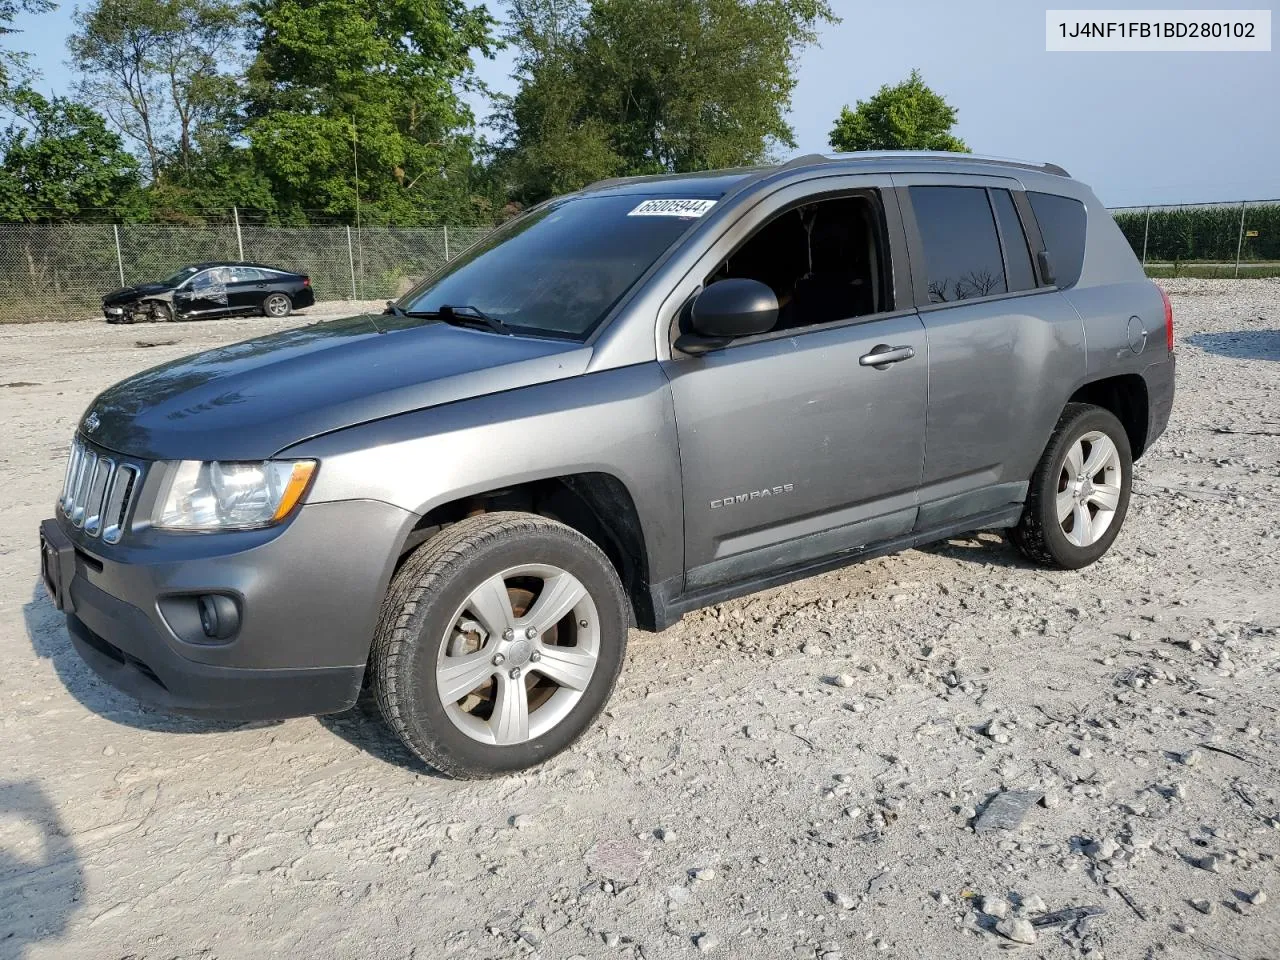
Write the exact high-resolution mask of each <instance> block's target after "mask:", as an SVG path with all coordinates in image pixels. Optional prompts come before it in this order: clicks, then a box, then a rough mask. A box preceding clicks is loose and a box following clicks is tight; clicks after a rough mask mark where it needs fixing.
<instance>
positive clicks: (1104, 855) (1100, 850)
mask: <svg viewBox="0 0 1280 960" xmlns="http://www.w3.org/2000/svg"><path fill="white" fill-rule="evenodd" d="M1119 850H1120V844H1118V843H1116V842H1115V841H1114V840H1112V839H1111V838H1110V837H1104V838H1103V839H1101V840H1091V841H1090V842H1089V843H1086V844H1085V846H1084V855H1085V856H1086V857H1088V858H1089V859H1090V860H1093V861H1095V862H1098V863H1105V862H1106V861H1108V860H1110V859H1111V858H1112V857H1114V856H1115V855H1116V854H1117V853H1118V852H1119Z"/></svg>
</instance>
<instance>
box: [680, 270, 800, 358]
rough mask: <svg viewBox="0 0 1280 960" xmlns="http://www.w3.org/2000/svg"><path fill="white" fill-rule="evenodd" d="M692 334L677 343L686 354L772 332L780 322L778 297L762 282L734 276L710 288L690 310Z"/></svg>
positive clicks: (705, 290) (703, 292)
mask: <svg viewBox="0 0 1280 960" xmlns="http://www.w3.org/2000/svg"><path fill="white" fill-rule="evenodd" d="M689 322H690V325H691V326H692V327H693V330H692V332H691V333H685V334H682V335H681V336H680V337H679V339H677V340H676V343H675V345H676V348H677V349H679V350H682V351H684V352H685V353H694V354H697V353H705V352H707V351H708V350H714V349H716V348H717V347H723V346H725V345H726V344H728V343H729V342H730V341H731V340H734V339H735V338H737V337H750V336H752V335H754V334H757V333H768V332H769V331H770V330H772V329H773V325H774V324H775V323H777V322H778V298H777V296H776V295H775V294H774V292H773V290H772V289H771V288H770V287H768V286H766V285H765V284H763V283H761V282H760V281H759V280H748V279H746V278H744V277H731V278H730V279H728V280H721V281H720V282H719V283H713V284H711V286H709V287H706V288H705V289H704V290H703V291H702V292H701V293H699V294H698V295H697V296H696V297H695V298H694V300H693V304H692V306H691V308H690V310H689Z"/></svg>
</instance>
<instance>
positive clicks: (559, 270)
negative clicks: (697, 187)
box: [399, 195, 714, 340]
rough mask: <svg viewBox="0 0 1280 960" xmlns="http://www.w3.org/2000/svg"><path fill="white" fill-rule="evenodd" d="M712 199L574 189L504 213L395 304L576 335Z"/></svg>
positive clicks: (521, 328)
mask: <svg viewBox="0 0 1280 960" xmlns="http://www.w3.org/2000/svg"><path fill="white" fill-rule="evenodd" d="M713 205H714V201H713V200H707V199H702V200H684V201H681V200H668V199H666V198H645V197H643V196H636V195H627V196H609V197H574V198H570V199H566V200H560V201H554V202H552V203H550V204H548V205H547V206H546V207H543V208H542V209H540V210H537V211H535V212H534V213H531V214H529V215H528V216H525V217H521V218H520V219H518V220H515V221H512V223H511V224H510V225H508V226H507V227H504V228H502V229H499V230H496V231H494V233H492V234H490V235H489V236H487V237H485V238H484V239H483V240H481V241H480V242H479V243H477V244H475V245H474V246H472V247H471V248H470V249H468V250H467V251H466V253H464V254H462V256H460V257H459V258H458V259H457V260H454V261H453V262H452V263H450V264H449V265H448V267H446V268H445V270H444V271H443V272H442V273H440V274H438V275H437V276H435V277H433V278H432V279H430V280H428V281H427V282H426V283H424V284H423V285H422V286H420V287H418V288H417V289H416V290H413V291H410V292H409V293H408V294H406V295H405V296H404V297H403V298H402V299H401V300H400V301H399V306H401V307H402V308H403V309H405V310H407V311H409V312H412V313H436V312H438V311H439V310H440V309H441V308H442V307H444V306H451V307H464V306H465V307H470V308H473V309H474V310H478V311H481V312H482V313H484V314H486V315H488V316H490V317H493V318H496V319H498V320H500V321H502V322H503V323H504V324H506V325H507V326H508V327H510V328H511V330H512V331H513V332H515V333H532V334H540V335H543V336H555V337H568V338H572V339H576V340H581V339H585V338H586V336H587V335H588V334H590V333H591V331H592V330H593V329H594V328H595V327H596V325H597V324H598V323H599V322H600V321H601V320H603V319H604V316H605V314H607V313H608V312H609V310H610V308H611V307H612V306H613V305H614V304H615V303H617V302H618V300H619V298H621V297H622V295H623V294H625V293H626V292H627V291H628V290H629V289H630V288H631V286H632V284H634V283H635V282H636V280H638V279H639V278H640V275H641V274H643V273H644V272H645V271H646V270H647V269H649V267H650V266H651V265H652V264H653V263H654V261H656V260H657V259H658V257H659V256H661V255H662V253H663V251H665V250H666V249H667V248H668V247H670V246H671V245H672V244H673V243H674V242H675V241H676V240H677V239H678V238H679V237H680V236H681V234H683V233H684V232H685V231H686V230H687V229H688V228H689V227H690V226H691V225H692V224H693V223H695V222H696V221H697V218H698V217H699V216H701V215H702V214H703V213H705V212H706V211H707V210H708V209H710V208H711V207H712V206H713Z"/></svg>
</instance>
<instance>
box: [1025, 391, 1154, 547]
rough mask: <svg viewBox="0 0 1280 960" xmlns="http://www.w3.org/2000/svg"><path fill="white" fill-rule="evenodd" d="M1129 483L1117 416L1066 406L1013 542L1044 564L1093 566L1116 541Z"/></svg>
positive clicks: (1127, 453) (1129, 458) (1127, 454)
mask: <svg viewBox="0 0 1280 960" xmlns="http://www.w3.org/2000/svg"><path fill="white" fill-rule="evenodd" d="M1132 481H1133V454H1132V452H1131V450H1130V447H1129V436H1128V434H1127V433H1125V429H1124V427H1123V426H1122V425H1121V423H1120V421H1119V420H1117V419H1116V418H1115V415H1114V414H1112V413H1111V412H1110V411H1108V410H1104V409H1102V408H1101V407H1095V406H1092V405H1090V404H1086V403H1069V404H1067V408H1066V409H1065V410H1064V411H1063V413H1062V416H1061V418H1059V420H1058V425H1057V427H1055V428H1054V431H1053V435H1052V436H1051V437H1050V438H1049V445H1048V446H1047V447H1046V448H1045V451H1044V455H1043V456H1042V457H1041V458H1040V463H1039V464H1038V465H1037V466H1036V470H1035V473H1034V474H1032V477H1031V486H1030V489H1029V490H1028V491H1027V502H1026V505H1025V506H1024V508H1023V511H1022V517H1021V519H1020V520H1019V521H1018V525H1017V527H1015V528H1014V530H1013V540H1014V542H1015V543H1016V544H1017V545H1018V547H1019V549H1021V550H1022V552H1023V554H1025V555H1026V556H1027V557H1028V558H1029V559H1031V560H1034V561H1035V562H1036V563H1040V564H1044V565H1045V566H1050V567H1060V568H1062V569H1065V570H1077V569H1079V568H1080V567H1085V566H1088V565H1089V564H1091V563H1093V562H1094V561H1095V560H1097V559H1098V558H1099V557H1101V556H1102V555H1103V554H1104V553H1106V552H1107V549H1108V548H1109V547H1110V546H1111V544H1112V542H1114V540H1115V538H1116V537H1117V536H1118V535H1119V533H1120V525H1121V524H1122V523H1124V518H1125V514H1126V513H1128V510H1129V491H1130V486H1131V484H1132Z"/></svg>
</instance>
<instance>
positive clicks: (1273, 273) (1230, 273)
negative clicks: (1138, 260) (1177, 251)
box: [1146, 260, 1280, 280]
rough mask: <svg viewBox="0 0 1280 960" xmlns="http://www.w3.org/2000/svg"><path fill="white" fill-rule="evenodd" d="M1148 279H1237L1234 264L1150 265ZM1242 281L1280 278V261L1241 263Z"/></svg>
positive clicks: (1148, 265) (1240, 274)
mask: <svg viewBox="0 0 1280 960" xmlns="http://www.w3.org/2000/svg"><path fill="white" fill-rule="evenodd" d="M1146 269H1147V276H1148V277H1195V278H1199V279H1205V280H1231V279H1234V278H1235V277H1236V265H1235V264H1234V263H1154V262H1153V263H1148V264H1147V267H1146ZM1239 277H1240V279H1241V280H1243V279H1246V278H1253V277H1280V261H1275V260H1263V261H1247V260H1245V261H1241V263H1240V273H1239Z"/></svg>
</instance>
